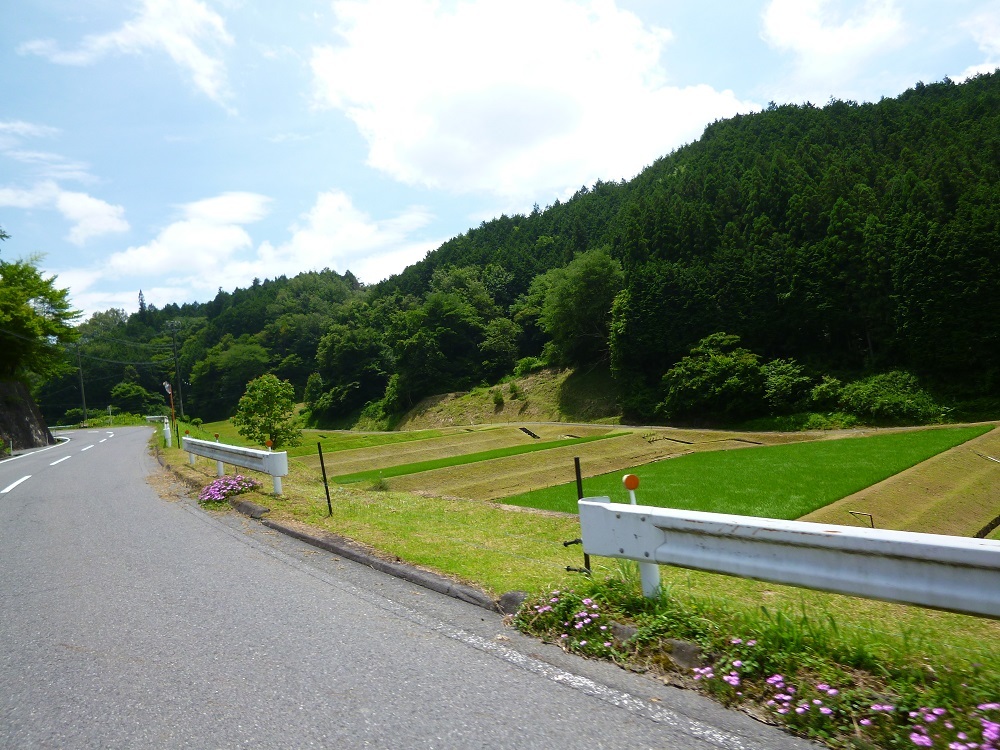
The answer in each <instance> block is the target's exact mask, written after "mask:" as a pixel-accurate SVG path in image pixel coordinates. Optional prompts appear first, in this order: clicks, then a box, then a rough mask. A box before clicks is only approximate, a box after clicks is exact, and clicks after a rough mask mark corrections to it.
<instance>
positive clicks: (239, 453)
mask: <svg viewBox="0 0 1000 750" xmlns="http://www.w3.org/2000/svg"><path fill="white" fill-rule="evenodd" d="M181 447H182V448H183V449H184V450H186V451H187V452H188V454H190V455H191V460H192V461H194V456H203V457H205V458H210V459H213V460H214V461H218V462H219V476H222V473H223V469H222V464H230V465H231V466H240V467H243V468H244V469H253V470H255V471H260V472H263V473H265V474H270V475H271V479H272V480H273V482H274V493H275V494H276V495H280V494H281V477H285V476H288V453H287V452H285V451H280V452H277V453H275V452H272V451H262V450H257V449H256V448H243V447H241V446H238V445H226V444H225V443H213V442H211V441H208V440H197V439H195V438H190V437H184V438H182V439H181Z"/></svg>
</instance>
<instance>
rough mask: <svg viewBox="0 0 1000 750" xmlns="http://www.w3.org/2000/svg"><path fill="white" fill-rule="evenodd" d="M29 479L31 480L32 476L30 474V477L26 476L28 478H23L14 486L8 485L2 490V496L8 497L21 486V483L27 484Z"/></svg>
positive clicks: (0, 491) (0, 492) (0, 493)
mask: <svg viewBox="0 0 1000 750" xmlns="http://www.w3.org/2000/svg"><path fill="white" fill-rule="evenodd" d="M29 479H31V474H28V476H26V477H21V478H20V479H18V480H17V481H16V482H14V483H13V484H8V485H7V486H6V487H4V488H3V489H2V490H0V495H6V494H7V493H8V492H10V491H11V490H12V489H14V488H15V487H17V485H19V484H21V482H27V481H28V480H29Z"/></svg>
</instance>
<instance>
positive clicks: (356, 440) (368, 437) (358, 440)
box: [181, 419, 449, 458]
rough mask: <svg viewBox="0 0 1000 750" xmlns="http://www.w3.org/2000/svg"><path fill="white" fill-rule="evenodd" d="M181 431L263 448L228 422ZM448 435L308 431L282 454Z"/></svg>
mask: <svg viewBox="0 0 1000 750" xmlns="http://www.w3.org/2000/svg"><path fill="white" fill-rule="evenodd" d="M181 427H182V430H184V431H186V432H189V433H190V435H191V437H193V438H197V439H198V440H213V439H214V436H215V435H216V434H218V435H219V440H220V442H223V443H226V444H228V445H240V446H243V447H247V448H260V447H261V446H259V445H254V444H252V443H250V442H248V441H247V440H246V439H245V438H244V437H243V436H242V435H240V434H239V433H238V432H237V431H236V428H235V427H234V426H233V424H232V423H231V422H230V421H229V420H228V419H227V420H225V421H222V422H209V423H208V424H204V425H202V426H201V427H195V426H193V425H190V424H185V423H182V424H181ZM448 434H449V433H448V432H447V431H446V430H414V431H412V432H377V433H355V434H344V433H343V432H337V431H329V432H327V431H324V430H306V431H305V432H303V433H302V444H301V445H296V446H292V447H285V448H282V450H285V451H287V452H288V455H289V457H291V458H297V457H301V456H315V455H316V454H317V453H318V452H319V451H318V450H317V448H316V444H317V443H322V444H323V453H336V452H338V451H348V450H354V449H356V448H379V447H381V446H384V445H397V444H399V443H412V442H416V441H419V440H431V439H433V438H439V437H445V436H446V435H448Z"/></svg>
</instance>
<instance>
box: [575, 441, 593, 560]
mask: <svg viewBox="0 0 1000 750" xmlns="http://www.w3.org/2000/svg"><path fill="white" fill-rule="evenodd" d="M573 465H574V466H575V467H576V499H577V500H583V474H582V473H581V472H580V457H579V456H577V457H575V458H574V459H573ZM580 543H581V544H582V543H583V540H580ZM583 567H584V570H586V571H587V575H590V555H588V554H587V553H586V552H584V553H583Z"/></svg>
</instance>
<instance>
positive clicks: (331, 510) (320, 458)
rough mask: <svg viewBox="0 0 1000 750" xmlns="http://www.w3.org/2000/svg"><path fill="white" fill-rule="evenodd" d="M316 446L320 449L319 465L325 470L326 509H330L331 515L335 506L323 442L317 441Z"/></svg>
mask: <svg viewBox="0 0 1000 750" xmlns="http://www.w3.org/2000/svg"><path fill="white" fill-rule="evenodd" d="M316 447H317V448H318V449H319V466H320V468H321V469H322V470H323V489H325V490H326V509H327V510H328V511H330V515H331V516H332V515H333V506H332V505H331V504H330V485H329V484H327V483H326V464H325V463H323V444H322V443H316Z"/></svg>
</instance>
